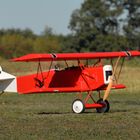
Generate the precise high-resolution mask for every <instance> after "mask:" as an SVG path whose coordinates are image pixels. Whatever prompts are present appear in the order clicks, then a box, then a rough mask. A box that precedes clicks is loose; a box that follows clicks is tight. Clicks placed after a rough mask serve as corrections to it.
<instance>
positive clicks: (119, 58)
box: [0, 51, 140, 113]
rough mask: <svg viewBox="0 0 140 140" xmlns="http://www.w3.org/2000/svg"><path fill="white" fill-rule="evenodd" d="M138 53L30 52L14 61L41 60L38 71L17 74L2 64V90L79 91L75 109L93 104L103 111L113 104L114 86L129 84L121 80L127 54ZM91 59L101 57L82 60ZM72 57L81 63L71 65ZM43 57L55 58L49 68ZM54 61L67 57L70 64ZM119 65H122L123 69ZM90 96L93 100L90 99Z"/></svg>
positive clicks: (21, 92) (26, 91) (24, 92)
mask: <svg viewBox="0 0 140 140" xmlns="http://www.w3.org/2000/svg"><path fill="white" fill-rule="evenodd" d="M135 56H140V51H126V52H98V53H61V54H60V53H59V54H28V55H25V56H22V57H19V58H15V59H12V61H14V62H38V68H37V72H36V73H35V74H31V75H26V76H19V77H15V76H13V75H11V74H8V73H6V72H4V71H2V68H0V91H2V92H18V93H19V94H33V93H62V92H64V93H71V92H76V93H79V94H78V98H77V99H76V100H74V101H73V103H72V110H73V112H75V113H82V112H84V110H85V109H91V108H96V110H97V112H99V113H104V112H108V111H109V108H110V105H109V102H108V101H107V98H108V96H109V93H110V90H111V89H123V88H125V85H123V84H118V79H119V75H120V73H121V70H122V66H123V62H124V60H125V57H135ZM115 58H116V59H115ZM91 59H96V60H97V61H96V62H95V63H94V64H92V65H88V63H87V64H86V65H84V64H82V63H81V60H87V62H88V60H91ZM102 59H110V60H111V61H110V64H109V65H104V64H103V62H102ZM68 60H76V61H77V66H72V67H70V66H69V65H68V63H67V61H68ZM41 61H50V62H51V63H50V67H49V70H48V71H42V67H41ZM54 61H65V63H66V67H65V68H63V69H52V63H53V62H54ZM119 64H120V65H119ZM118 66H120V67H119V70H118ZM102 90H104V91H105V92H104V95H103V96H101V93H100V91H102ZM93 91H97V92H98V95H99V99H98V101H95V99H94V98H93ZM83 92H84V93H85V92H87V96H86V98H85V99H83V97H82V93H83ZM90 99H91V100H92V103H89V100H90Z"/></svg>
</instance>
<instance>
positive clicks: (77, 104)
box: [72, 99, 85, 114]
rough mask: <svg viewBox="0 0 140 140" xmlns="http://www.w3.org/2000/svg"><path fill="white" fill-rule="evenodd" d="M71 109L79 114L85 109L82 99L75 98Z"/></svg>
mask: <svg viewBox="0 0 140 140" xmlns="http://www.w3.org/2000/svg"><path fill="white" fill-rule="evenodd" d="M72 111H73V112H74V113H77V114H80V113H82V112H84V111H85V106H84V103H83V101H82V100H80V99H76V100H74V101H73V103H72Z"/></svg>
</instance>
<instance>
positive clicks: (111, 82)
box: [103, 76, 113, 101]
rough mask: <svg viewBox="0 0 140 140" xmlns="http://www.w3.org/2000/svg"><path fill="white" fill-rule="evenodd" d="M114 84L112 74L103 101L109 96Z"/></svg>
mask: <svg viewBox="0 0 140 140" xmlns="http://www.w3.org/2000/svg"><path fill="white" fill-rule="evenodd" d="M112 85H113V76H110V77H109V84H108V86H107V89H106V91H105V93H104V97H103V101H105V100H106V99H107V98H108V96H109V93H110V90H111V88H112Z"/></svg>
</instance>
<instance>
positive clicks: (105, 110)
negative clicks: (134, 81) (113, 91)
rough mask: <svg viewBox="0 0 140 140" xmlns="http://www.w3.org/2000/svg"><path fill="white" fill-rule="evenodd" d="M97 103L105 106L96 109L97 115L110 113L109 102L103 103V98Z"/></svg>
mask: <svg viewBox="0 0 140 140" xmlns="http://www.w3.org/2000/svg"><path fill="white" fill-rule="evenodd" d="M97 103H99V104H104V105H105V106H104V107H102V108H96V111H97V113H106V112H108V111H109V109H110V105H109V102H108V101H107V100H105V101H103V99H102V98H101V99H99V100H98V101H97Z"/></svg>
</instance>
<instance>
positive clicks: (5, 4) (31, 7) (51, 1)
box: [0, 0, 84, 34]
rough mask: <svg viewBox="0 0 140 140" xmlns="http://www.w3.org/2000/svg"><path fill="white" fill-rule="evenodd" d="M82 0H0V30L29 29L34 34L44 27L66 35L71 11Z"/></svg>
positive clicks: (41, 30)
mask: <svg viewBox="0 0 140 140" xmlns="http://www.w3.org/2000/svg"><path fill="white" fill-rule="evenodd" d="M83 1H84V0H0V29H2V28H4V29H7V28H21V29H25V28H30V29H32V30H33V32H35V33H36V34H40V33H41V32H43V30H44V29H45V27H46V26H49V27H51V28H53V31H54V32H55V33H57V34H67V33H69V32H70V31H69V30H68V28H67V27H68V25H69V21H70V16H71V14H72V11H73V10H75V9H77V8H80V5H81V3H82V2H83Z"/></svg>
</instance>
